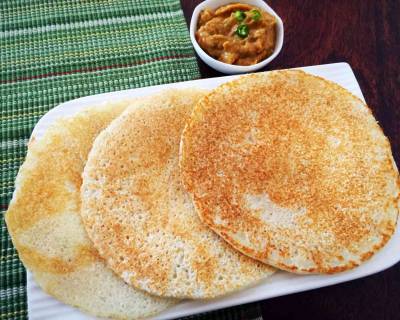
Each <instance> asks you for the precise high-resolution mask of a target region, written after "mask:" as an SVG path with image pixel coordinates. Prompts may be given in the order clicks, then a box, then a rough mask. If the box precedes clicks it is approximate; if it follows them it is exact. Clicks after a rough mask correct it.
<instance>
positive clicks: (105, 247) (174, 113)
mask: <svg viewBox="0 0 400 320" xmlns="http://www.w3.org/2000/svg"><path fill="white" fill-rule="evenodd" d="M203 95H204V92H202V91H197V90H189V89H187V90H177V91H174V90H172V91H169V92H163V93H161V94H159V95H156V96H153V97H149V98H147V99H145V100H144V101H142V105H141V106H140V107H137V108H133V109H132V108H130V109H128V110H127V111H125V112H124V113H123V114H122V115H121V116H120V117H119V118H118V119H116V120H115V121H114V122H113V123H112V124H111V125H110V126H109V127H108V128H107V129H106V130H105V131H103V132H102V133H101V134H100V135H99V137H98V138H97V139H96V141H95V143H94V146H93V149H92V151H91V152H90V155H89V158H88V162H87V165H86V167H85V171H84V174H83V185H82V208H83V209H82V211H81V213H82V217H83V221H84V224H85V226H86V229H87V231H88V234H89V236H90V237H91V239H92V240H93V242H94V244H95V246H96V247H97V249H98V250H99V252H100V254H101V255H102V256H103V257H104V258H105V259H106V260H107V262H108V265H109V266H110V267H111V268H112V269H113V270H114V271H115V272H116V273H117V274H119V275H121V276H122V277H124V279H125V280H126V281H127V282H128V283H131V284H132V285H134V286H135V287H138V288H141V289H143V290H146V291H148V292H150V293H153V294H157V295H162V296H171V297H181V298H210V297H215V296H218V295H222V294H225V293H227V292H231V291H233V290H237V289H239V288H241V287H243V286H246V285H249V284H251V283H254V282H256V281H258V280H260V279H262V278H264V277H266V276H268V275H270V274H271V273H272V269H271V268H270V267H268V266H266V265H264V264H262V263H259V262H257V261H255V260H253V259H250V258H248V257H246V256H245V255H242V254H240V253H238V252H236V251H235V250H233V249H232V248H231V247H230V246H229V245H227V244H226V243H225V242H224V241H223V240H222V239H220V238H219V237H218V236H217V235H216V234H214V233H213V232H212V231H211V230H209V229H208V228H207V227H206V226H204V225H203V224H202V223H201V221H200V219H199V217H198V216H197V214H196V212H195V211H194V208H193V205H192V202H191V200H190V197H189V195H188V194H186V192H185V191H184V189H183V187H182V185H181V180H180V174H179V167H178V156H179V142H180V136H181V132H182V129H183V127H184V124H185V121H186V120H187V119H188V118H189V115H190V113H191V111H192V108H193V106H194V104H195V103H196V102H197V101H198V99H200V98H201V97H202V96H203Z"/></svg>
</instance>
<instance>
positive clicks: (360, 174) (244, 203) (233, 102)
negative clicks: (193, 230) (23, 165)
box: [180, 70, 399, 273]
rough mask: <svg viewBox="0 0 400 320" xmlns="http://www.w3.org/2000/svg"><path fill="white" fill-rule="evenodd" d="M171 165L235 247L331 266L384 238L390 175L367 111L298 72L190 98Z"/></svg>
mask: <svg viewBox="0 0 400 320" xmlns="http://www.w3.org/2000/svg"><path fill="white" fill-rule="evenodd" d="M180 166H181V172H182V179H183V181H184V185H185V187H186V190H187V191H188V192H189V193H190V194H191V196H192V198H193V200H194V204H195V207H196V209H197V212H198V214H199V215H200V218H201V219H202V220H203V221H204V222H205V223H206V224H207V225H209V226H210V228H212V229H213V230H214V231H215V232H217V233H218V234H219V235H220V236H222V237H223V238H224V239H225V240H226V241H228V242H229V243H230V244H231V245H232V246H233V247H235V248H236V249H238V250H239V251H241V252H242V253H244V254H246V255H248V256H251V257H253V258H255V259H258V260H260V261H262V262H265V263H268V264H271V265H272V266H275V267H278V268H281V269H284V270H288V271H292V272H298V273H335V272H340V271H344V270H347V269H351V268H353V267H355V266H357V265H359V264H360V263H361V262H363V261H365V260H366V259H368V258H370V257H371V256H372V255H373V254H374V253H375V252H376V251H377V250H379V249H380V248H381V247H382V246H384V245H385V243H386V242H387V241H388V240H389V239H390V237H391V235H392V234H393V232H394V230H395V227H396V221H397V215H398V211H399V180H398V179H399V177H398V171H397V169H396V166H395V163H394V161H393V158H392V154H391V149H390V144H389V142H388V139H387V138H386V137H385V136H384V134H383V133H382V130H381V129H380V127H379V125H378V124H377V123H376V120H375V119H374V117H373V115H372V114H371V111H370V110H369V109H368V107H367V106H366V105H365V104H364V103H363V102H362V101H361V100H360V99H358V98H356V97H354V96H353V95H352V94H350V93H349V92H348V91H347V90H345V89H343V88H342V87H340V86H338V85H336V84H334V83H332V82H329V81H326V80H324V79H322V78H319V77H315V76H312V75H309V74H307V73H304V72H302V71H294V70H292V71H289V70H286V71H274V72H268V73H261V74H254V75H249V76H243V77H241V78H239V79H238V80H235V81H232V82H229V83H226V84H223V85H221V86H220V87H218V88H216V89H215V90H213V91H212V92H211V93H210V94H208V95H207V96H206V97H204V98H203V99H202V100H201V101H200V102H199V103H198V104H197V105H196V107H195V110H194V112H193V114H192V116H191V119H190V120H189V122H188V125H187V126H186V128H185V130H184V133H183V136H182V146H181V158H180Z"/></svg>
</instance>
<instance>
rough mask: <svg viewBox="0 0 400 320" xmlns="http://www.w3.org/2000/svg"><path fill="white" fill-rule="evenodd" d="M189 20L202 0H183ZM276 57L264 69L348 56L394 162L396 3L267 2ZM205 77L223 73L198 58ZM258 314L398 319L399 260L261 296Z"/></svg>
mask: <svg viewBox="0 0 400 320" xmlns="http://www.w3.org/2000/svg"><path fill="white" fill-rule="evenodd" d="M181 2H182V7H183V11H184V13H185V17H186V20H187V22H188V23H189V21H190V18H191V15H192V12H193V9H194V8H195V6H196V5H197V4H198V3H200V2H201V1H200V0H181ZM268 4H269V5H270V6H271V7H272V8H273V9H274V10H275V11H276V13H277V14H278V15H279V16H280V17H281V18H282V20H283V23H284V27H285V39H284V44H283V48H282V51H281V53H280V54H279V56H278V57H277V58H276V59H275V60H274V61H273V62H272V63H271V64H269V65H268V66H267V67H266V68H265V69H263V70H275V69H284V68H292V67H301V66H308V65H316V64H325V63H334V62H343V61H345V62H348V63H349V64H350V65H351V67H352V68H353V70H354V73H355V75H356V77H357V80H358V82H359V83H360V86H361V90H362V92H363V94H364V96H365V99H366V101H367V104H368V105H369V107H370V108H371V109H372V111H373V113H374V115H375V117H376V119H377V120H378V121H379V123H380V125H381V126H382V128H383V130H384V132H385V134H386V135H387V136H388V137H389V140H390V142H391V144H392V150H393V155H394V158H395V160H396V163H397V165H398V167H400V19H399V17H400V1H396V0H393V1H388V0H380V1H376V0H359V1H356V0H338V1H328V0H314V1H311V0H297V1H293V0H279V1H278V0H270V1H268ZM198 62H199V66H200V71H201V74H202V77H203V78H209V77H216V76H221V75H222V74H221V73H219V72H217V71H214V70H212V69H211V68H210V67H208V66H207V65H205V64H204V63H203V62H202V61H201V60H200V59H198ZM262 308H263V316H264V319H294V318H296V319H302V318H305V317H307V319H312V318H318V319H324V320H329V319H352V320H353V319H400V264H397V265H396V266H394V267H392V268H390V269H388V270H386V271H383V272H380V273H378V274H376V275H373V276H370V277H367V278H363V279H360V280H356V281H352V282H348V283H344V284H339V285H335V286H331V287H327V288H323V289H318V290H313V291H308V292H303V293H298V294H293V295H290V296H285V297H280V298H274V299H270V300H266V301H263V302H262Z"/></svg>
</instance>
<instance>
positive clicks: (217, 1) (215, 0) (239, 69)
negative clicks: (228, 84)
mask: <svg viewBox="0 0 400 320" xmlns="http://www.w3.org/2000/svg"><path fill="white" fill-rule="evenodd" d="M229 3H246V4H250V5H254V6H257V7H260V8H261V9H263V10H265V11H267V12H268V13H270V14H271V15H273V16H274V18H275V19H276V21H277V30H278V35H277V41H276V44H275V48H274V51H273V52H272V54H271V55H270V56H269V57H267V58H265V59H264V60H262V61H260V62H258V63H256V64H253V65H249V66H239V65H234V64H229V63H225V62H222V61H219V60H217V59H215V58H213V57H211V56H210V55H209V54H208V53H207V52H205V51H204V50H203V49H202V48H201V47H200V45H199V44H198V42H197V40H196V37H195V32H196V31H197V21H198V18H199V15H200V12H201V11H202V10H203V9H204V8H206V7H210V8H212V9H214V8H218V7H221V6H224V5H227V4H229ZM189 32H190V40H191V41H192V44H193V47H194V49H195V51H196V52H197V54H198V55H199V57H200V58H201V59H202V60H203V61H204V62H205V63H206V64H207V65H209V66H210V67H211V68H213V69H216V70H218V71H221V69H225V70H228V69H229V71H231V72H235V73H243V72H249V71H255V70H258V69H260V68H262V67H264V66H266V65H267V64H268V63H269V62H271V61H272V60H273V59H275V58H276V56H278V54H279V53H280V51H281V50H282V46H283V39H284V27H283V22H282V19H281V17H280V16H279V15H278V14H277V13H276V12H275V11H274V10H273V9H272V8H271V7H270V6H269V5H268V4H267V3H266V2H264V1H262V0H238V1H235V0H222V1H221V0H205V1H203V2H201V3H199V4H198V5H197V6H196V7H195V8H194V10H193V13H192V17H191V19H190V28H189ZM207 60H208V61H207ZM213 65H214V66H213Z"/></svg>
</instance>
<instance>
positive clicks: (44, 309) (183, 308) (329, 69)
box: [27, 63, 400, 320]
mask: <svg viewBox="0 0 400 320" xmlns="http://www.w3.org/2000/svg"><path fill="white" fill-rule="evenodd" d="M300 69H302V70H304V71H306V72H309V73H311V74H314V75H318V76H321V77H324V78H326V79H328V80H331V81H334V82H336V83H338V84H340V85H341V86H343V87H345V88H346V89H348V90H349V91H350V92H352V93H353V94H355V95H356V96H358V97H360V98H361V99H364V97H363V95H362V93H361V90H360V87H359V85H358V83H357V80H356V78H355V76H354V74H353V71H352V69H351V67H350V66H349V65H348V64H347V63H335V64H327V65H320V66H312V67H305V68H300ZM236 77H237V76H228V77H221V78H211V79H202V80H194V81H187V82H179V83H171V84H166V85H160V86H153V87H146V88H139V89H132V90H124V91H117V92H110V93H104V94H99V95H94V96H89V97H83V98H79V99H76V100H72V101H68V102H65V103H63V104H61V105H59V106H57V107H56V108H54V109H52V110H51V111H50V112H48V113H47V114H46V115H44V116H43V117H42V118H41V119H40V121H39V122H38V124H37V125H36V127H35V129H34V131H33V134H34V135H35V137H36V138H40V137H41V135H42V134H43V132H44V131H45V130H46V129H47V128H48V127H49V125H50V124H51V123H52V122H54V120H56V119H57V118H60V117H65V116H71V115H73V114H74V113H75V112H77V111H79V110H82V109H84V108H86V107H88V106H93V105H98V104H102V103H105V102H107V101H116V100H121V99H126V98H134V97H139V96H144V95H148V94H152V93H155V92H158V91H160V90H165V89H168V88H188V87H198V88H204V89H213V88H215V87H216V86H218V85H220V84H222V83H224V82H227V81H229V80H232V79H234V78H236ZM399 247H400V231H399V228H397V229H396V232H395V234H394V235H393V237H392V239H391V240H390V241H389V243H388V244H387V245H386V246H385V247H384V248H383V249H382V250H380V251H379V252H378V253H377V254H376V255H374V256H373V257H372V258H371V259H370V260H369V261H367V262H366V263H364V264H362V265H361V266H360V267H358V268H356V269H353V270H351V271H347V272H344V273H340V274H335V275H295V274H291V273H287V272H283V271H278V272H276V273H275V274H274V275H273V276H272V277H270V278H268V279H266V280H264V281H263V282H261V283H259V284H258V285H256V286H253V287H251V288H247V289H245V290H242V291H240V292H237V293H234V294H231V295H229V296H225V297H222V298H219V299H212V300H207V301H185V302H182V303H180V304H178V305H177V306H175V307H173V308H171V309H169V310H166V311H165V312H163V313H161V314H159V315H158V316H157V317H155V318H153V319H173V318H178V317H182V316H187V315H192V314H196V313H201V312H206V311H211V310H216V309H220V308H226V307H230V306H234V305H239V304H244V303H249V302H254V301H258V300H263V299H269V298H272V297H277V296H282V295H286V294H291V293H295V292H300V291H306V290H310V289H316V288H320V287H326V286H330V285H333V284H337V283H341V282H345V281H349V280H353V279H357V278H361V277H365V276H368V275H371V274H373V273H376V272H379V271H382V270H384V269H386V268H389V267H391V266H392V265H394V264H395V263H397V262H398V261H399V260H400V250H398V248H399ZM27 291H28V314H29V319H31V320H36V319H41V320H44V319H65V320H69V319H80V320H81V319H82V320H83V319H86V320H87V319H94V318H93V317H90V316H88V315H86V314H83V313H81V312H80V311H78V310H77V309H74V308H72V307H69V306H66V305H65V304H63V303H61V302H58V301H57V300H55V299H54V298H52V297H50V296H48V295H46V294H45V293H44V292H43V291H42V290H41V289H40V288H39V287H38V286H37V284H36V283H35V281H34V280H33V278H32V276H31V274H30V273H28V280H27Z"/></svg>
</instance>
